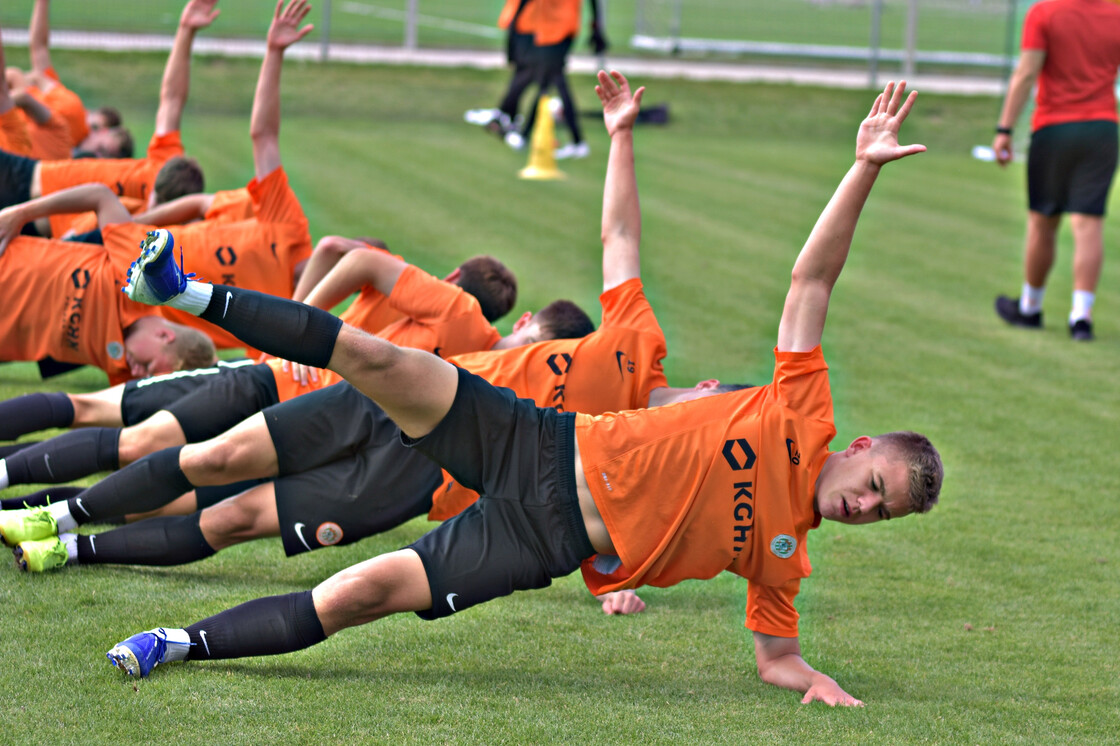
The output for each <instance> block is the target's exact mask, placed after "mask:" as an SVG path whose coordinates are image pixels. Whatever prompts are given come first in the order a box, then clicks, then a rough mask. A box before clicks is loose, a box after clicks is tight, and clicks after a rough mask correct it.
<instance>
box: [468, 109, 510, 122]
mask: <svg viewBox="0 0 1120 746" xmlns="http://www.w3.org/2000/svg"><path fill="white" fill-rule="evenodd" d="M499 114H501V112H500V111H498V110H497V109H471V110H470V111H468V112H467V113H465V114H463V120H464V121H465V122H467V124H480V125H487V124H490V122H492V121H494V120H495V119H497V118H498V115H499Z"/></svg>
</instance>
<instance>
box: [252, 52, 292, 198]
mask: <svg viewBox="0 0 1120 746" xmlns="http://www.w3.org/2000/svg"><path fill="white" fill-rule="evenodd" d="M283 63H284V50H283V49H275V48H272V47H269V49H268V51H266V52H265V55H264V61H263V62H262V63H261V72H260V76H259V77H258V78H257V91H256V94H255V95H254V96H253V115H252V120H251V122H250V124H249V137H250V138H252V141H253V162H254V168H255V170H256V176H257V178H258V179H263V178H264V177H265V176H267V175H268V174H270V173H272V172H273V171H275V170H276V169H277V168H279V166H280V150H279V142H280V71H281V68H282V67H283Z"/></svg>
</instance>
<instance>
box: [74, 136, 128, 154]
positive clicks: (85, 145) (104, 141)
mask: <svg viewBox="0 0 1120 746" xmlns="http://www.w3.org/2000/svg"><path fill="white" fill-rule="evenodd" d="M78 147H79V148H80V149H81V150H84V151H86V152H88V153H93V154H94V155H96V156H97V157H98V158H116V157H117V155H118V151H119V149H120V142H119V141H118V139H117V134H116V132H114V131H113V130H111V129H96V130H90V133H89V134H88V135H86V139H84V140H82V143H81V145H79V146H78Z"/></svg>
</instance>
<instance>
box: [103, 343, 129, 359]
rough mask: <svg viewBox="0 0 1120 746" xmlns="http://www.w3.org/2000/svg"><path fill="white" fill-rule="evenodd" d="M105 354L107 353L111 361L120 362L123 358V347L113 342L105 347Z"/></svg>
mask: <svg viewBox="0 0 1120 746" xmlns="http://www.w3.org/2000/svg"><path fill="white" fill-rule="evenodd" d="M105 352H107V353H109V357H110V358H112V359H113V360H120V359H121V358H122V357H124V345H122V344H121V343H120V342H117V341H116V340H114V341H112V342H110V343H109V344H107V345H105Z"/></svg>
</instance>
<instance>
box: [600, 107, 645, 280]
mask: <svg viewBox="0 0 1120 746" xmlns="http://www.w3.org/2000/svg"><path fill="white" fill-rule="evenodd" d="M641 238H642V214H641V205H640V202H639V200H638V182H637V178H636V176H635V172H634V132H633V130H632V129H629V128H626V129H622V130H619V131H618V132H615V133H614V134H613V135H612V137H611V149H610V154H609V156H608V158H607V175H606V179H605V183H604V188H603V222H602V240H603V289H604V290H609V289H610V288H612V287H614V286H616V285H619V284H620V283H622V282H625V281H626V280H628V279H630V278H631V277H636V276H637V275H638V272H639V271H640V270H639V264H638V262H639V258H638V251H639V246H640V244H641Z"/></svg>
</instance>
